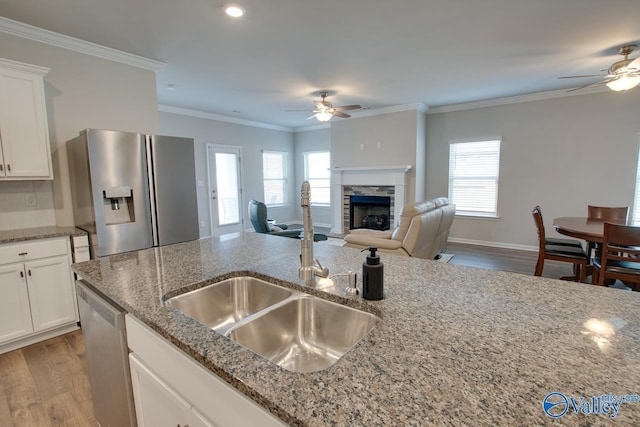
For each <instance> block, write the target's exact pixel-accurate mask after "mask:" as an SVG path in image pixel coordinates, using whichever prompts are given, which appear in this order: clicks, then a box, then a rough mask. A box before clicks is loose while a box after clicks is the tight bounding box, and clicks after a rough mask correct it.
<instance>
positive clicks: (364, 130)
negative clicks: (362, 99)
mask: <svg viewBox="0 0 640 427" xmlns="http://www.w3.org/2000/svg"><path fill="white" fill-rule="evenodd" d="M419 117H420V119H421V120H423V113H421V112H419V111H416V110H409V111H401V112H396V113H388V114H380V115H377V116H368V117H353V118H350V119H349V120H340V121H335V122H333V123H332V124H331V163H332V167H336V166H338V167H353V166H400V165H411V166H413V169H412V170H411V171H409V172H408V174H407V178H408V184H409V185H408V186H407V194H406V197H407V200H406V202H407V204H409V203H413V202H414V201H415V179H416V178H415V177H416V169H415V166H416V153H417V152H418V151H419V147H418V144H417V141H418V137H419V132H418V130H419V128H420V126H421V125H419V120H418V118H419ZM378 143H379V144H380V148H378Z"/></svg>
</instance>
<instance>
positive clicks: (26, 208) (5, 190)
mask: <svg viewBox="0 0 640 427" xmlns="http://www.w3.org/2000/svg"><path fill="white" fill-rule="evenodd" d="M50 225H56V216H55V210H54V207H53V186H52V183H51V181H0V230H1V231H5V230H16V229H20V228H32V227H45V226H50Z"/></svg>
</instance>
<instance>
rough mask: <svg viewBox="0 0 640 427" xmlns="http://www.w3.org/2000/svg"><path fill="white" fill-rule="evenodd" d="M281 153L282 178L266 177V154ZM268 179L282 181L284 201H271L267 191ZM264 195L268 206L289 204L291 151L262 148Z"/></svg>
mask: <svg viewBox="0 0 640 427" xmlns="http://www.w3.org/2000/svg"><path fill="white" fill-rule="evenodd" d="M269 154H271V155H274V154H275V155H279V156H282V168H283V170H282V177H280V178H265V169H264V167H265V161H264V160H265V159H264V157H265V155H269ZM267 181H282V191H283V194H282V203H269V202H268V200H267V197H266V193H265V190H266V188H265V183H266V182H267ZM262 197H263V198H264V204H265V205H267V206H268V207H283V206H289V153H288V152H286V151H278V150H262Z"/></svg>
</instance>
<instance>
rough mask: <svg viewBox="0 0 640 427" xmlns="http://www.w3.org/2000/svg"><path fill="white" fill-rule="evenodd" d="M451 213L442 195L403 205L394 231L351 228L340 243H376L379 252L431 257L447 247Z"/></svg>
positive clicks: (452, 209)
mask: <svg viewBox="0 0 640 427" xmlns="http://www.w3.org/2000/svg"><path fill="white" fill-rule="evenodd" d="M455 213H456V206H455V205H454V204H451V203H449V200H448V199H447V198H446V197H439V198H437V199H433V200H427V201H424V202H418V203H415V204H413V205H407V206H405V207H403V208H402V211H401V212H400V224H399V225H398V227H397V228H396V229H395V230H393V231H375V230H366V229H356V230H351V231H350V234H347V236H346V237H345V238H344V240H345V242H346V243H345V245H344V246H345V247H349V248H359V249H364V248H368V247H369V246H377V247H378V249H379V250H380V251H381V252H390V253H396V254H400V255H407V256H412V257H417V258H426V259H433V258H435V257H436V256H437V255H438V254H440V253H441V252H443V251H444V250H445V249H446V247H447V238H448V237H449V230H450V229H451V224H453V218H454V217H455Z"/></svg>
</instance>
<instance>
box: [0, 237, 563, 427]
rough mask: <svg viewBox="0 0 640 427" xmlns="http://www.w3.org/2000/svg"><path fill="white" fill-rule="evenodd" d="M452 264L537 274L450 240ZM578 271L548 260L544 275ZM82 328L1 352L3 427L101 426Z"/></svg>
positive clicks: (503, 254) (509, 254)
mask: <svg viewBox="0 0 640 427" xmlns="http://www.w3.org/2000/svg"><path fill="white" fill-rule="evenodd" d="M446 252H447V253H450V254H453V255H454V257H453V259H452V260H451V261H450V263H451V264H461V265H468V266H473V267H479V268H486V269H490V270H502V271H510V272H514V273H522V274H528V275H532V274H533V271H534V269H535V264H536V260H537V253H536V252H529V251H517V250H509V249H499V248H490V247H484V246H474V245H464V244H458V243H449V245H448V247H447V251H446ZM571 274H572V269H571V265H569V264H567V263H562V262H554V261H547V262H545V268H544V272H543V276H544V277H551V278H559V277H561V276H569V275H571ZM86 372H87V368H86V363H85V359H84V344H83V341H82V334H81V332H80V331H75V332H72V333H69V334H66V335H63V336H61V337H57V338H54V339H51V340H48V341H44V342H41V343H38V344H34V345H31V346H29V347H25V348H22V349H20V350H15V351H12V352H10V353H6V354H2V355H0V427H25V426H28V427H58V426H69V427H71V426H78V427H86V426H95V425H97V424H96V421H95V419H94V415H93V407H92V402H91V389H90V386H89V381H88V377H87V373H86Z"/></svg>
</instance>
